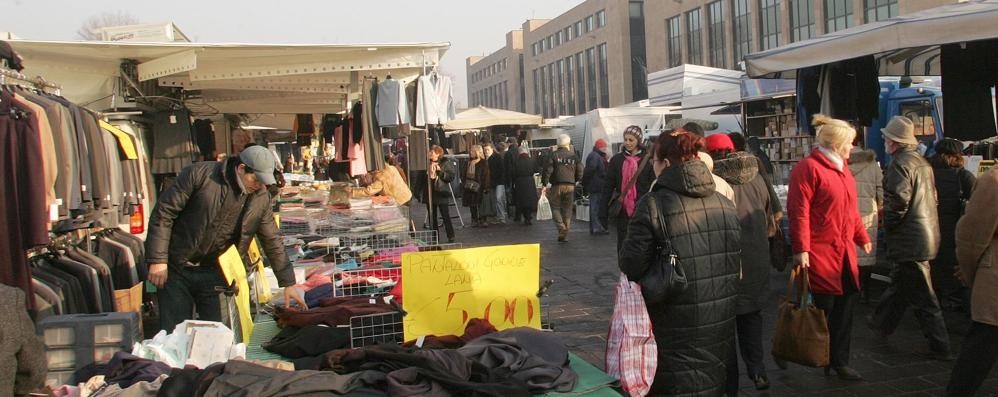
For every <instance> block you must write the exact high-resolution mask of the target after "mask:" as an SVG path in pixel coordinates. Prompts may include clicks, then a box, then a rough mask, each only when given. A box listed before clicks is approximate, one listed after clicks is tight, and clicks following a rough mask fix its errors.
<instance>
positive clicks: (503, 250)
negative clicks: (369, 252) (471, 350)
mask: <svg viewBox="0 0 998 397" xmlns="http://www.w3.org/2000/svg"><path fill="white" fill-rule="evenodd" d="M540 252H541V247H540V245H539V244H523V245H505V246H494V247H482V248H469V249H460V250H446V251H429V252H412V253H405V254H402V280H403V282H402V308H403V309H405V311H406V312H407V314H406V316H405V320H404V336H405V339H406V340H413V339H416V338H418V337H420V336H427V335H461V334H463V333H464V327H465V325H466V324H467V323H468V321H469V320H471V319H474V318H481V319H486V320H488V321H489V322H490V323H492V325H494V326H495V327H496V328H498V329H499V330H503V329H506V328H513V327H522V326H527V327H533V328H537V329H540V327H541V307H540V300H539V299H538V298H537V289H538V286H539V283H540Z"/></svg>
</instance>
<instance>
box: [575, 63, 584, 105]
mask: <svg viewBox="0 0 998 397" xmlns="http://www.w3.org/2000/svg"><path fill="white" fill-rule="evenodd" d="M575 65H576V68H575V99H576V101H577V102H578V104H577V105H576V106H577V107H576V108H575V109H576V110H575V114H582V113H585V112H586V75H585V73H584V69H583V67H582V53H581V52H579V53H576V54H575Z"/></svg>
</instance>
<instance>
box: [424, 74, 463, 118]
mask: <svg viewBox="0 0 998 397" xmlns="http://www.w3.org/2000/svg"><path fill="white" fill-rule="evenodd" d="M455 115H456V110H455V108H454V92H453V88H452V86H451V80H450V77H447V76H441V75H437V74H434V75H432V76H419V83H418V85H417V92H416V125H417V126H424V125H427V124H444V123H446V122H448V121H451V120H452V119H454V117H455Z"/></svg>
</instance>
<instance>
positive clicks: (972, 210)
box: [946, 167, 998, 397]
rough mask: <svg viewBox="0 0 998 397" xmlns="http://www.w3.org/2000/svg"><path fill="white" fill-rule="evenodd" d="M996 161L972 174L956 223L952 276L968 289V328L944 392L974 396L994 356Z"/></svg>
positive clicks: (997, 318)
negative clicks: (974, 180) (981, 172)
mask: <svg viewBox="0 0 998 397" xmlns="http://www.w3.org/2000/svg"><path fill="white" fill-rule="evenodd" d="M996 202H998V167H991V169H990V170H989V171H988V172H986V173H984V175H982V176H981V178H980V179H978V180H977V187H976V189H974V193H973V195H971V196H970V201H969V202H968V203H967V209H966V213H965V214H964V216H963V217H962V218H960V221H959V222H957V224H956V232H955V235H956V257H957V261H958V262H959V268H958V271H957V276H958V277H959V278H960V280H961V281H963V284H964V285H966V286H968V287H970V291H971V297H970V300H971V304H970V307H971V315H970V316H971V319H972V320H973V322H972V323H971V325H970V330H969V331H968V332H967V336H966V337H964V338H963V348H962V349H961V351H960V357H959V358H957V359H956V364H955V365H954V366H953V373H952V374H951V375H950V380H949V384H948V385H947V386H946V395H947V396H948V397H965V396H973V395H974V393H976V392H977V389H979V388H980V387H981V384H982V383H984V379H985V378H987V376H988V374H990V373H991V368H992V367H994V365H995V361H996V360H998V343H995V341H996V340H998V300H995V296H998V267H995V264H996V263H998V207H996V206H995V203H996Z"/></svg>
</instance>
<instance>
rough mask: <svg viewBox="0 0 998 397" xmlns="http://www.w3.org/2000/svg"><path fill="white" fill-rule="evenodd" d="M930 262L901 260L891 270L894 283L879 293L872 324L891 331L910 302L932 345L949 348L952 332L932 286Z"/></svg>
mask: <svg viewBox="0 0 998 397" xmlns="http://www.w3.org/2000/svg"><path fill="white" fill-rule="evenodd" d="M929 272H930V270H929V263H928V262H899V263H897V265H896V266H894V269H892V270H891V280H892V281H891V285H890V286H889V287H887V290H886V291H884V294H883V295H881V296H880V304H879V305H877V311H876V312H875V313H874V315H873V326H874V327H876V328H877V329H878V330H880V331H882V332H884V333H886V334H888V335H890V334H892V333H894V330H896V329H897V327H898V324H900V323H901V318H902V317H903V316H904V312H905V310H907V309H908V306H911V307H912V309H913V310H914V311H915V318H916V319H917V320H918V323H919V325H921V327H922V333H923V334H925V336H926V337H927V338H929V347H930V348H931V349H932V350H933V351H936V352H947V353H948V352H949V351H950V344H949V333H948V332H947V331H946V322H945V321H944V320H943V312H942V309H940V307H939V300H938V299H936V293H935V291H934V290H933V289H932V278H931V276H930V275H929Z"/></svg>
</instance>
